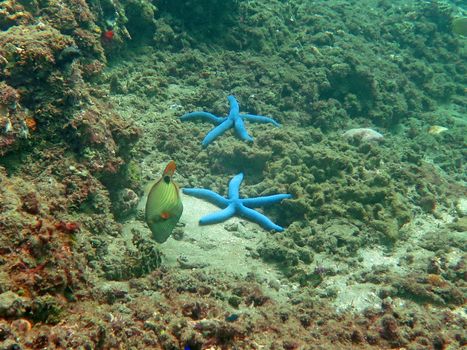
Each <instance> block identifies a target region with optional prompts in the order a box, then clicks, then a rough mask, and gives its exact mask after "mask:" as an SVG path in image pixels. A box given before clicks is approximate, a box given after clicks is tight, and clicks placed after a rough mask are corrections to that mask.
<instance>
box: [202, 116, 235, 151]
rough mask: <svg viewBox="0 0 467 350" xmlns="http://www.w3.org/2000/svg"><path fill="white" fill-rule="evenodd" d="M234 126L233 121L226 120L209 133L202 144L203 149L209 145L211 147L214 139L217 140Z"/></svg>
mask: <svg viewBox="0 0 467 350" xmlns="http://www.w3.org/2000/svg"><path fill="white" fill-rule="evenodd" d="M232 125H233V120H231V119H226V120H224V121H223V122H222V123H221V124H219V125H218V126H216V127H215V128H214V129H212V130H211V131H210V132H208V134H207V135H206V137H205V138H204V140H203V142H201V144H202V145H203V147H206V146H207V145H209V144H210V143H211V142H212V141H214V139H216V138H217V137H218V136H220V135H222V134H223V133H224V132H226V131H227V130H228V129H230V128H231V127H232Z"/></svg>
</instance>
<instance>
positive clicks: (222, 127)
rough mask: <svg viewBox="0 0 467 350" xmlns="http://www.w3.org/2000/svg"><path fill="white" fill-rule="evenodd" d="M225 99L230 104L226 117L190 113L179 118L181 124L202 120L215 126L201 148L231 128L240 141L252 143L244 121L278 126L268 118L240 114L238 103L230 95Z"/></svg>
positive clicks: (205, 113)
mask: <svg viewBox="0 0 467 350" xmlns="http://www.w3.org/2000/svg"><path fill="white" fill-rule="evenodd" d="M227 99H228V100H229V102H230V112H229V115H228V116H227V117H218V116H215V115H214V114H211V113H208V112H191V113H187V114H185V115H183V116H181V117H180V119H181V121H182V122H184V121H187V120H191V119H196V118H202V119H206V120H207V121H210V122H212V123H214V124H216V125H217V126H216V127H215V128H214V129H212V130H211V131H210V132H208V134H207V135H206V137H205V138H204V140H203V142H202V143H201V144H202V145H203V147H206V146H207V145H209V144H210V143H211V142H212V141H214V139H216V138H217V137H218V136H220V135H222V134H223V133H224V132H226V131H227V130H228V129H230V128H231V127H233V128H234V129H235V131H236V133H237V135H238V136H239V137H240V138H241V139H242V140H245V141H253V138H252V137H251V136H250V135H248V132H247V131H246V128H245V123H244V122H243V120H244V119H245V120H248V121H250V122H257V123H271V124H274V125H275V126H280V124H279V123H278V122H276V121H275V120H274V119H272V118H269V117H263V116H262V115H254V114H247V113H243V114H240V107H239V106H238V102H237V100H236V99H235V97H233V96H232V95H230V96H227Z"/></svg>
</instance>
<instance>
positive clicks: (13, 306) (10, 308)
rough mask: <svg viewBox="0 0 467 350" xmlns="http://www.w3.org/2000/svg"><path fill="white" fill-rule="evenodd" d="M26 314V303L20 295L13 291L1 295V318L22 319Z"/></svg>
mask: <svg viewBox="0 0 467 350" xmlns="http://www.w3.org/2000/svg"><path fill="white" fill-rule="evenodd" d="M25 312H26V305H25V301H24V299H23V298H22V297H20V296H19V295H18V294H16V293H13V292H12V291H8V292H5V293H2V294H0V317H21V316H22V315H24V313H25Z"/></svg>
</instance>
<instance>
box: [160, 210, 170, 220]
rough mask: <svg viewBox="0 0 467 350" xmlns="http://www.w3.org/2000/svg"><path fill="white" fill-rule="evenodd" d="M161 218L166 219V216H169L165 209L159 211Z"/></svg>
mask: <svg viewBox="0 0 467 350" xmlns="http://www.w3.org/2000/svg"><path fill="white" fill-rule="evenodd" d="M161 218H162V219H164V220H167V219H168V218H170V214H169V213H167V212H166V211H165V212H163V213H161Z"/></svg>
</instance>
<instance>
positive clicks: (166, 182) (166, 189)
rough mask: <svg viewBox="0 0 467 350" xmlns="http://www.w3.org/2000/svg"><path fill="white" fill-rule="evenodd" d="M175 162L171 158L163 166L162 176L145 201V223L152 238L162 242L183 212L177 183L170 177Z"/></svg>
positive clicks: (174, 167) (173, 170) (173, 171)
mask: <svg viewBox="0 0 467 350" xmlns="http://www.w3.org/2000/svg"><path fill="white" fill-rule="evenodd" d="M175 169H176V166H175V162H174V161H173V160H171V161H170V162H169V164H167V166H166V167H165V170H164V173H163V174H162V177H161V178H160V179H159V180H158V181H157V182H156V183H155V184H154V185H153V186H152V188H151V190H150V191H149V194H148V199H147V202H146V215H145V216H146V223H147V224H148V226H149V228H150V229H151V232H152V238H154V240H155V241H156V242H158V243H164V242H165V241H166V240H167V239H168V238H169V236H170V234H171V233H172V230H173V229H174V227H175V225H176V224H177V222H178V220H180V216H182V212H183V204H182V200H181V198H180V191H179V188H178V185H177V184H176V183H175V182H174V181H173V179H172V177H173V174H174V173H175Z"/></svg>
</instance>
